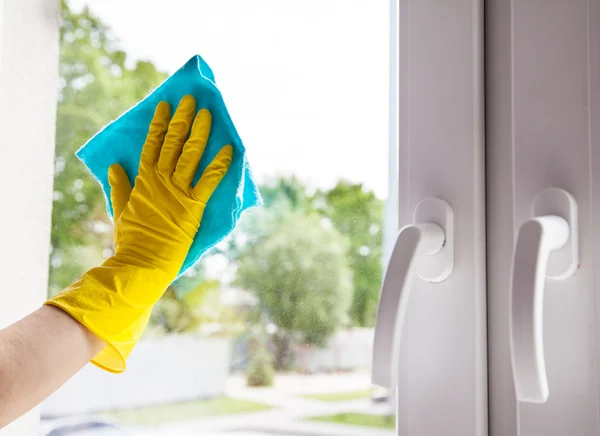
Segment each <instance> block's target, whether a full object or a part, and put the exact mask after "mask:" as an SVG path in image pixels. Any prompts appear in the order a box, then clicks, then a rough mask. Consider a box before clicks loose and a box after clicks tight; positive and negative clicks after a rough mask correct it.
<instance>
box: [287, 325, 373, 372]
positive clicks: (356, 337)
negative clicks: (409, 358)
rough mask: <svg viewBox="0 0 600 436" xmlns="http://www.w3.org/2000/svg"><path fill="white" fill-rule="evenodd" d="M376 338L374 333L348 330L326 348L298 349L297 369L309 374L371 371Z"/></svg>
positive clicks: (335, 336)
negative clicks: (374, 339) (374, 338)
mask: <svg viewBox="0 0 600 436" xmlns="http://www.w3.org/2000/svg"><path fill="white" fill-rule="evenodd" d="M373 334H374V330H373V329H366V328H365V329H348V330H344V331H341V332H338V333H337V334H335V335H334V336H333V337H332V338H331V340H330V341H329V343H328V345H327V347H325V348H316V347H304V346H298V347H297V349H296V366H297V368H298V370H299V371H301V372H304V373H308V374H314V373H317V372H330V371H355V370H360V369H369V368H370V367H371V360H372V357H371V354H372V349H373Z"/></svg>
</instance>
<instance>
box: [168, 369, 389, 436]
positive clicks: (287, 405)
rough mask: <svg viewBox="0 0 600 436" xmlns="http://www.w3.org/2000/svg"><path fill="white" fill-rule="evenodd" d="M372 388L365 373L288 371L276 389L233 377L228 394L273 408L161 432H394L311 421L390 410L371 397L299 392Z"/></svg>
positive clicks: (305, 435)
mask: <svg viewBox="0 0 600 436" xmlns="http://www.w3.org/2000/svg"><path fill="white" fill-rule="evenodd" d="M369 387H370V384H369V378H368V375H366V374H343V375H321V376H299V375H284V376H278V377H277V378H276V381H275V387H273V388H248V387H246V386H245V382H244V379H243V378H242V377H232V378H231V379H230V380H229V382H228V386H227V396H229V397H232V398H239V399H244V400H249V401H253V402H257V403H262V404H268V405H271V406H273V407H274V409H271V410H268V411H264V412H254V413H247V414H236V415H227V416H217V417H214V418H206V419H202V420H195V421H186V422H181V423H173V424H169V425H167V426H165V427H163V428H162V429H157V430H158V431H159V432H164V434H165V436H166V435H173V436H174V435H181V436H184V435H185V436H187V435H198V436H227V435H231V436H365V435H368V436H393V435H394V431H391V430H383V429H377V428H373V427H361V426H348V425H341V424H335V423H328V422H315V421H308V420H307V419H309V418H311V417H316V416H323V415H334V414H338V413H348V412H356V413H365V414H377V415H380V414H389V413H390V407H389V406H388V405H385V404H384V405H374V404H373V403H372V402H371V401H369V400H368V399H363V400H354V401H340V402H327V401H320V400H315V399H309V398H303V397H301V396H300V395H303V394H318V393H337V392H356V391H361V390H366V389H368V388H369ZM230 432H231V433H230Z"/></svg>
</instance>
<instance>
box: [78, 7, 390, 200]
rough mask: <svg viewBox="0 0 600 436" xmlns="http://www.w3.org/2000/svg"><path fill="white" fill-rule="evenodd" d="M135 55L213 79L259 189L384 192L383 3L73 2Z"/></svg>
mask: <svg viewBox="0 0 600 436" xmlns="http://www.w3.org/2000/svg"><path fill="white" fill-rule="evenodd" d="M69 3H70V4H71V5H72V6H74V7H76V8H79V7H81V6H82V5H84V4H85V5H88V6H89V7H90V9H91V10H92V11H93V12H95V13H96V15H98V16H99V17H100V18H101V19H102V20H103V21H104V22H105V24H107V25H109V26H110V27H111V28H112V29H113V32H114V34H115V35H116V36H117V37H118V38H119V40H120V43H121V46H122V48H123V50H124V51H125V52H126V53H127V54H128V55H129V56H131V57H132V59H146V60H151V61H153V62H154V63H155V65H157V66H158V67H159V68H160V69H162V70H165V71H167V72H169V73H173V72H175V71H176V70H177V69H178V68H179V67H181V66H182V65H183V64H184V63H185V62H186V61H187V60H188V59H189V58H190V57H192V56H193V55H195V54H200V55H201V56H202V57H203V58H204V59H205V60H206V61H207V62H208V64H209V65H210V66H211V68H212V69H213V72H214V73H215V78H216V83H217V85H218V87H219V88H220V90H221V92H222V94H223V96H224V99H225V102H226V104H227V106H228V108H229V111H230V114H231V116H232V119H233V121H234V123H235V124H236V127H237V129H238V132H239V133H240V136H241V137H242V140H243V141H244V144H245V146H246V149H247V151H248V157H249V160H250V164H251V166H252V169H253V172H254V174H255V176H256V177H257V179H258V180H259V181H265V180H268V179H269V178H272V177H274V176H277V175H284V176H287V175H291V174H294V175H296V176H297V177H298V178H299V179H300V180H302V181H304V182H305V183H307V184H308V185H309V186H310V187H313V188H315V187H322V188H327V187H330V186H333V185H334V184H335V183H336V182H337V181H338V180H339V179H346V180H349V181H352V182H362V183H364V184H365V186H366V187H367V188H369V189H373V190H374V191H375V192H376V194H377V195H378V196H379V197H381V198H385V197H386V196H387V192H388V188H387V184H388V163H387V161H388V125H389V124H388V107H389V106H388V98H389V97H388V89H389V85H388V81H389V64H388V61H389V54H388V52H389V23H388V21H389V13H388V7H389V2H388V0H71V1H70V2H69Z"/></svg>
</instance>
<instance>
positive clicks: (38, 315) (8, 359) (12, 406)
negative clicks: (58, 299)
mask: <svg viewBox="0 0 600 436" xmlns="http://www.w3.org/2000/svg"><path fill="white" fill-rule="evenodd" d="M102 348H104V342H103V341H102V340H101V339H99V338H98V337H96V336H94V335H93V334H92V333H91V332H90V331H89V330H88V329H86V328H85V327H84V326H83V325H81V324H79V323H78V322H77V321H75V320H74V319H73V318H71V317H70V316H69V315H67V314H66V313H65V312H63V311H62V310H60V309H58V308H56V307H53V306H44V307H42V308H40V309H38V310H37V311H35V312H33V313H32V314H30V315H28V316H27V317H25V318H23V319H22V320H21V321H18V322H16V323H15V324H13V325H11V326H9V327H7V328H5V329H4V330H0V428H2V427H4V426H6V425H7V424H9V423H10V422H12V421H13V420H14V419H16V418H18V417H19V416H21V415H23V414H24V413H26V412H27V411H29V410H30V409H32V408H33V407H35V406H36V405H37V404H39V403H40V402H41V401H42V400H43V399H44V398H46V397H47V396H49V395H50V394H52V393H53V392H54V391H56V390H57V389H58V388H59V387H61V386H62V385H63V384H64V383H65V382H66V381H67V380H69V379H70V378H71V377H72V376H73V375H74V374H75V373H76V372H77V371H79V370H80V369H81V368H82V367H83V366H84V365H85V364H86V363H88V362H89V361H90V360H91V359H92V358H93V357H94V356H95V355H96V354H98V353H99V352H100V351H101V350H102Z"/></svg>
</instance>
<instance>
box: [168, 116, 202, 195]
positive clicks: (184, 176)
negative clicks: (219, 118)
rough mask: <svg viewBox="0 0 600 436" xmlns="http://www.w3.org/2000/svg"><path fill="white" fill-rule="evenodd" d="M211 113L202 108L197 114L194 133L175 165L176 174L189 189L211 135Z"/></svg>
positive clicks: (193, 128) (193, 127)
mask: <svg viewBox="0 0 600 436" xmlns="http://www.w3.org/2000/svg"><path fill="white" fill-rule="evenodd" d="M210 124H211V115H210V112H209V111H208V110H207V109H201V110H200V112H198V114H197V115H196V119H195V120H194V124H193V126H192V133H191V135H190V137H189V139H188V140H187V142H186V143H185V145H184V146H183V152H182V153H181V156H180V157H179V160H178V161H177V166H176V167H175V176H177V179H178V181H179V182H180V183H181V185H182V186H183V187H184V188H186V189H189V187H190V186H191V184H192V181H193V180H194V175H195V174H196V170H197V169H198V164H199V163H200V159H201V158H202V154H203V153H204V149H205V148H206V143H207V142H208V137H209V135H210Z"/></svg>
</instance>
